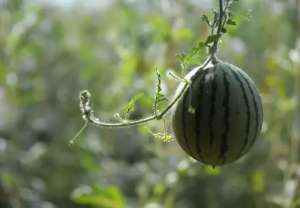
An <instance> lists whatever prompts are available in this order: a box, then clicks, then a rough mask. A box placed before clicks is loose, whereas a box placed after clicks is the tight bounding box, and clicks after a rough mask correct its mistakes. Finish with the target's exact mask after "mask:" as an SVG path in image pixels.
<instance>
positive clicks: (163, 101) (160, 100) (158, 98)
mask: <svg viewBox="0 0 300 208" xmlns="http://www.w3.org/2000/svg"><path fill="white" fill-rule="evenodd" d="M156 76H157V85H156V93H155V101H154V105H153V109H154V114H157V113H158V110H159V108H160V107H165V105H167V103H168V102H169V100H168V99H167V97H166V96H165V95H164V94H163V93H162V88H161V75H160V73H159V71H158V70H157V69H156Z"/></svg>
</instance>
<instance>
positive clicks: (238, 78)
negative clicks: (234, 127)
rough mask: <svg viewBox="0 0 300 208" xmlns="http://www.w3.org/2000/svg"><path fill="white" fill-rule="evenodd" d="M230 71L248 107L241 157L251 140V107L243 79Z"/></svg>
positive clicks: (233, 71)
mask: <svg viewBox="0 0 300 208" xmlns="http://www.w3.org/2000/svg"><path fill="white" fill-rule="evenodd" d="M228 69H230V70H231V72H232V73H233V76H234V78H235V79H236V81H237V82H238V83H239V85H240V87H241V90H242V92H243V98H244V100H245V105H246V113H247V119H246V136H245V140H244V144H243V146H242V148H241V151H240V153H239V156H240V155H242V154H243V152H244V151H245V149H246V146H247V144H248V140H249V133H250V119H251V115H250V106H249V99H248V97H247V95H246V89H245V86H244V83H243V82H242V78H241V77H240V76H239V74H238V73H237V72H236V71H235V70H233V69H231V68H229V67H228Z"/></svg>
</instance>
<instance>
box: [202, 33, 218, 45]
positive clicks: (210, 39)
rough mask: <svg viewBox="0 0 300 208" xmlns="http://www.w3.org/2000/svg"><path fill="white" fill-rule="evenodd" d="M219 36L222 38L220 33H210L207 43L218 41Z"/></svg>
mask: <svg viewBox="0 0 300 208" xmlns="http://www.w3.org/2000/svg"><path fill="white" fill-rule="evenodd" d="M219 38H220V35H219V34H215V35H210V36H208V37H207V39H206V42H205V43H206V45H207V44H209V43H213V42H215V41H217V40H218V39H219Z"/></svg>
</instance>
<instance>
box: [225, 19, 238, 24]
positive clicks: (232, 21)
mask: <svg viewBox="0 0 300 208" xmlns="http://www.w3.org/2000/svg"><path fill="white" fill-rule="evenodd" d="M227 24H228V25H236V22H235V21H234V20H232V19H228V20H227Z"/></svg>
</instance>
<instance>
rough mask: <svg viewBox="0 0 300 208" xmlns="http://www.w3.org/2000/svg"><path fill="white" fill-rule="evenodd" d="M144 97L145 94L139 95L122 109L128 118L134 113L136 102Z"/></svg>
mask: <svg viewBox="0 0 300 208" xmlns="http://www.w3.org/2000/svg"><path fill="white" fill-rule="evenodd" d="M143 96H144V93H142V92H141V93H139V94H137V95H135V96H134V97H133V98H131V99H130V101H129V102H128V104H127V105H126V106H125V107H124V108H123V109H122V112H123V114H125V116H127V115H128V114H129V113H130V112H132V111H134V109H135V104H136V102H137V101H138V100H139V99H141V98H142V97H143Z"/></svg>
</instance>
